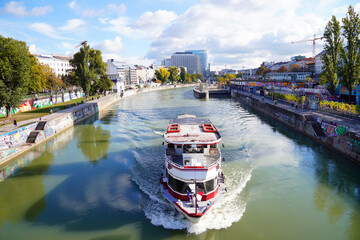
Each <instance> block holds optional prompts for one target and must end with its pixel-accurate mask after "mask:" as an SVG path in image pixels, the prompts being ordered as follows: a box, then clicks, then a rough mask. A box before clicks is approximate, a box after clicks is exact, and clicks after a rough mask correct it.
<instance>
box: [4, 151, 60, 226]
mask: <svg viewBox="0 0 360 240" xmlns="http://www.w3.org/2000/svg"><path fill="white" fill-rule="evenodd" d="M53 161H54V155H53V154H52V153H51V152H48V151H46V152H44V153H43V154H41V155H40V156H39V157H37V158H36V159H34V160H33V161H32V162H30V163H29V164H28V165H27V166H25V167H24V168H22V169H20V170H19V171H17V172H16V173H15V174H13V175H12V176H11V177H10V178H8V179H7V180H6V181H5V182H3V183H1V187H0V225H3V224H4V223H5V222H6V221H10V222H13V223H16V222H20V221H22V220H23V218H25V219H29V220H34V219H36V218H37V217H38V216H39V214H40V213H41V212H42V211H44V210H45V208H46V202H45V201H44V199H43V196H44V195H45V188H44V185H43V181H44V174H46V173H47V172H48V170H49V167H50V165H51V163H53ZM34 202H35V203H36V207H35V208H33V210H32V211H31V212H27V209H28V208H29V207H30V206H32V205H33V204H34ZM24 213H25V214H24Z"/></svg>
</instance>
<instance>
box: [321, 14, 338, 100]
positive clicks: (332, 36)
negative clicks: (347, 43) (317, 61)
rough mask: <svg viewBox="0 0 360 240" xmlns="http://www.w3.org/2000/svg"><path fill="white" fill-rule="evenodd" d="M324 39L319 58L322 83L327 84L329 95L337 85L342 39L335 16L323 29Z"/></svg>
mask: <svg viewBox="0 0 360 240" xmlns="http://www.w3.org/2000/svg"><path fill="white" fill-rule="evenodd" d="M324 39H325V41H326V43H325V46H324V50H325V53H324V54H323V55H322V56H321V59H322V61H323V63H324V65H323V68H322V70H323V71H322V76H321V77H322V81H325V82H327V83H328V84H329V86H328V90H329V91H330V93H331V94H334V93H335V90H336V88H337V86H338V84H339V79H338V77H337V72H338V64H339V53H340V49H341V48H342V39H341V35H340V23H339V21H338V20H337V19H336V17H335V16H332V18H331V20H330V21H329V22H328V24H327V25H326V27H325V31H324Z"/></svg>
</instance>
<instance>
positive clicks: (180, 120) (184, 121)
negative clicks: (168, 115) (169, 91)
mask: <svg viewBox="0 0 360 240" xmlns="http://www.w3.org/2000/svg"><path fill="white" fill-rule="evenodd" d="M169 124H180V125H202V124H212V123H211V121H210V120H209V119H200V118H191V117H190V118H176V119H171V120H170V123H169Z"/></svg>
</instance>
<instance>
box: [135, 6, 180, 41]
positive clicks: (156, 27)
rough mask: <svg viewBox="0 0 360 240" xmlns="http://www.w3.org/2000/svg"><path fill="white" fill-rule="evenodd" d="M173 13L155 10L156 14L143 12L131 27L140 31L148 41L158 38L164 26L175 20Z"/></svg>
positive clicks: (175, 16) (175, 15)
mask: <svg viewBox="0 0 360 240" xmlns="http://www.w3.org/2000/svg"><path fill="white" fill-rule="evenodd" d="M177 17H178V16H177V14H176V13H175V12H171V11H166V10H157V11H156V12H145V13H144V14H142V15H141V16H140V17H139V18H138V19H137V20H136V21H135V22H134V23H133V24H131V26H132V27H134V28H136V29H139V30H142V31H143V33H144V34H145V35H146V36H147V38H149V39H154V38H157V37H159V35H160V34H161V32H162V31H163V30H164V28H165V27H166V26H168V25H169V24H170V23H171V22H173V21H174V20H175V19H176V18H177Z"/></svg>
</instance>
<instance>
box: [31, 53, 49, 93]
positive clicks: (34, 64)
mask: <svg viewBox="0 0 360 240" xmlns="http://www.w3.org/2000/svg"><path fill="white" fill-rule="evenodd" d="M29 58H30V63H31V69H30V77H29V81H27V83H26V92H28V93H30V92H34V93H38V92H41V91H42V90H43V89H45V88H46V78H45V73H44V65H43V64H42V63H40V62H39V60H37V58H36V57H35V56H34V55H32V54H30V55H29Z"/></svg>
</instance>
